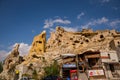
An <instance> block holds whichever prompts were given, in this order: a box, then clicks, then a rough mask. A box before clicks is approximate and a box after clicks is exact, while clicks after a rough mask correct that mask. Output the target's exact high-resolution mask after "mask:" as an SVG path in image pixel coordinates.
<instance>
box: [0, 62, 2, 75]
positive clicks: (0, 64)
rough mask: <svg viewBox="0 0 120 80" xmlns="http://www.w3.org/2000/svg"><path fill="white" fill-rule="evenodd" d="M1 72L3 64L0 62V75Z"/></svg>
mask: <svg viewBox="0 0 120 80" xmlns="http://www.w3.org/2000/svg"><path fill="white" fill-rule="evenodd" d="M2 71H3V64H2V62H0V73H1V72H2Z"/></svg>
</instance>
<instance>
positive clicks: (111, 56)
mask: <svg viewBox="0 0 120 80" xmlns="http://www.w3.org/2000/svg"><path fill="white" fill-rule="evenodd" d="M100 55H101V59H102V62H107V63H114V62H119V60H118V55H117V52H116V51H109V52H101V53H100Z"/></svg>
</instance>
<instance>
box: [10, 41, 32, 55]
mask: <svg viewBox="0 0 120 80" xmlns="http://www.w3.org/2000/svg"><path fill="white" fill-rule="evenodd" d="M16 44H20V46H19V50H18V51H19V53H20V55H21V56H24V55H26V54H28V52H29V50H30V48H31V46H30V45H28V44H26V43H15V44H14V45H12V48H14V47H15V45H16Z"/></svg>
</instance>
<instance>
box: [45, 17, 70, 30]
mask: <svg viewBox="0 0 120 80" xmlns="http://www.w3.org/2000/svg"><path fill="white" fill-rule="evenodd" d="M55 23H61V24H70V23H71V21H69V20H63V19H60V18H59V19H55V20H52V19H47V20H45V23H44V24H45V25H44V27H43V28H50V27H52V26H53V25H54V24H55Z"/></svg>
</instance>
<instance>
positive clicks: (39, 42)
mask: <svg viewBox="0 0 120 80" xmlns="http://www.w3.org/2000/svg"><path fill="white" fill-rule="evenodd" d="M45 44H46V31H43V32H42V33H41V34H39V35H37V36H35V37H34V40H33V42H32V47H31V49H30V52H29V56H31V55H33V54H34V53H35V54H36V55H39V54H42V53H44V52H45Z"/></svg>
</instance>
